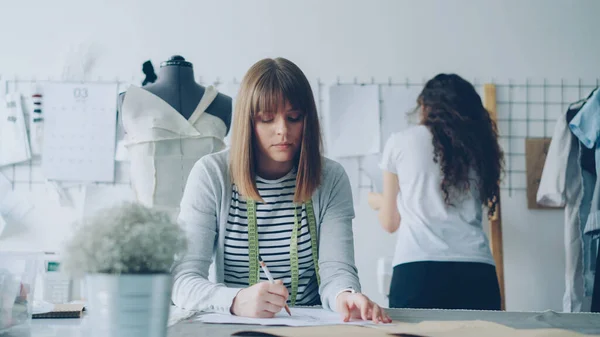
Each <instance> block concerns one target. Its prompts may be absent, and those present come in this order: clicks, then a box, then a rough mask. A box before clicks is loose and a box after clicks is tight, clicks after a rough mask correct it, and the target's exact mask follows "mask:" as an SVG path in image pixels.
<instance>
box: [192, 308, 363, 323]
mask: <svg viewBox="0 0 600 337" xmlns="http://www.w3.org/2000/svg"><path fill="white" fill-rule="evenodd" d="M290 311H291V312H292V316H289V315H288V314H287V313H286V312H285V311H284V310H282V311H281V312H280V313H278V314H277V315H275V317H273V318H249V317H239V316H232V315H223V314H202V315H200V316H198V317H197V318H196V320H197V321H201V322H203V323H219V324H250V325H286V326H318V325H334V324H349V325H374V324H375V323H373V322H372V321H363V320H351V321H350V322H347V323H344V321H343V320H342V317H341V315H340V314H339V313H336V312H331V311H329V310H325V309H320V308H290Z"/></svg>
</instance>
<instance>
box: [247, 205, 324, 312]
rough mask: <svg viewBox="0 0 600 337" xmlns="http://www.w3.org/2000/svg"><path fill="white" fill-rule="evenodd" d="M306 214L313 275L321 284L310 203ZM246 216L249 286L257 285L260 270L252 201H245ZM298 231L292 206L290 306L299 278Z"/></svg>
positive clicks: (294, 296)
mask: <svg viewBox="0 0 600 337" xmlns="http://www.w3.org/2000/svg"><path fill="white" fill-rule="evenodd" d="M304 205H305V206H306V213H307V215H308V231H309V233H310V244H311V251H312V258H313V264H314V266H315V274H316V275H317V283H318V284H321V277H320V276H319V258H318V249H317V248H318V247H317V221H316V218H315V212H314V209H313V204H312V201H308V202H307V203H306V204H304ZM246 210H247V214H248V259H249V260H248V261H249V264H250V265H249V272H250V275H249V277H248V284H249V285H250V286H252V285H255V284H256V283H258V280H259V279H260V277H259V274H260V269H259V268H258V248H259V246H258V227H257V223H256V202H255V201H254V200H248V201H247V207H246ZM299 231H300V221H298V212H297V210H296V205H294V228H293V229H292V236H291V237H290V268H291V271H292V293H291V295H290V301H291V304H292V306H293V305H295V304H296V297H297V296H298V280H299V278H300V275H299V273H300V271H299V266H298V232H299Z"/></svg>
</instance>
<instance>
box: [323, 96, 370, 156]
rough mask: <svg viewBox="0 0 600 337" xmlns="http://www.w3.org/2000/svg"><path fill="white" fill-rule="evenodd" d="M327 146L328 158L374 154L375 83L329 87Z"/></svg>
mask: <svg viewBox="0 0 600 337" xmlns="http://www.w3.org/2000/svg"><path fill="white" fill-rule="evenodd" d="M327 126H328V127H327V133H326V136H327V144H328V145H327V146H328V148H329V151H328V154H329V155H330V156H332V157H335V158H339V157H355V156H364V155H368V154H374V153H378V152H379V151H380V147H381V132H380V125H379V86H377V85H334V86H332V87H331V88H330V89H329V114H328V116H327Z"/></svg>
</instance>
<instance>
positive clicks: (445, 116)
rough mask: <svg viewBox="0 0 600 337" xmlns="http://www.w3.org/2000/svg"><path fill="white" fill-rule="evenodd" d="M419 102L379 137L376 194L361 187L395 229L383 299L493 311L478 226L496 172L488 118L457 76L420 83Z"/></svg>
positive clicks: (494, 196) (496, 295)
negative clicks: (397, 128) (413, 113)
mask: <svg viewBox="0 0 600 337" xmlns="http://www.w3.org/2000/svg"><path fill="white" fill-rule="evenodd" d="M417 102H418V106H419V108H420V109H419V111H420V123H419V124H418V125H416V126H413V127H411V128H408V129H407V130H405V131H402V132H399V133H395V134H393V135H392V136H391V137H390V139H389V140H388V141H387V143H386V145H385V149H384V151H383V156H382V162H381V168H382V170H383V181H384V187H383V194H371V195H369V204H370V205H371V207H372V208H374V209H376V210H379V214H378V217H379V221H380V223H381V226H382V227H383V228H384V230H386V231H388V232H390V233H394V232H396V231H398V234H397V235H398V236H397V245H396V251H395V254H394V260H393V265H394V272H393V275H392V281H391V287H390V295H389V302H390V307H392V308H440V309H479V310H499V309H500V290H499V287H498V280H497V276H496V270H495V264H494V259H493V258H492V254H491V251H490V247H489V243H488V239H487V237H486V235H485V233H484V231H483V228H482V206H489V208H488V215H490V214H493V212H494V210H495V207H496V202H497V200H498V193H499V185H498V183H499V179H500V174H501V171H502V163H503V153H502V151H501V149H500V146H499V144H498V132H497V128H496V124H495V123H494V121H492V120H491V118H490V116H489V113H488V112H487V111H486V109H485V108H484V107H483V104H482V101H481V98H480V97H479V95H478V94H477V92H476V91H475V88H474V87H473V86H472V85H471V84H470V83H469V82H467V81H466V80H464V79H462V78H461V77H460V76H458V75H455V74H439V75H437V76H435V77H434V78H433V79H431V80H430V81H428V82H427V83H426V84H425V87H424V89H423V91H422V92H421V94H420V95H419V97H418V100H417Z"/></svg>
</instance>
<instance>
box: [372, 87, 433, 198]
mask: <svg viewBox="0 0 600 337" xmlns="http://www.w3.org/2000/svg"><path fill="white" fill-rule="evenodd" d="M421 90H422V89H421V88H420V87H413V86H410V87H406V86H381V152H383V147H384V146H385V143H386V142H387V140H388V139H389V138H390V136H391V135H392V133H394V132H399V131H402V130H404V129H406V128H408V127H409V126H410V125H411V124H415V123H416V120H417V117H418V115H417V114H411V113H412V112H413V111H414V110H415V108H416V106H417V97H418V96H419V93H420V92H421ZM380 161H381V154H380V153H378V154H374V155H370V156H364V157H362V158H361V160H360V168H361V170H362V172H364V173H365V174H366V175H367V177H369V179H371V182H372V184H373V187H374V192H378V193H381V192H383V172H382V171H381V169H380V168H379V163H380Z"/></svg>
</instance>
